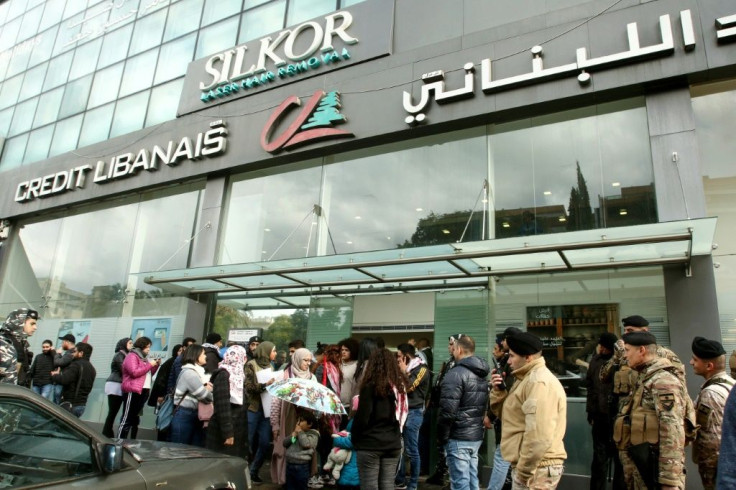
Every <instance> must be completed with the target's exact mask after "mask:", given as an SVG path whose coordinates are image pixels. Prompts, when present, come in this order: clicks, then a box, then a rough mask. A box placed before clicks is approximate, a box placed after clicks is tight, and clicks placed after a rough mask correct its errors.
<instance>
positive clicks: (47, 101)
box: [33, 87, 64, 128]
mask: <svg viewBox="0 0 736 490" xmlns="http://www.w3.org/2000/svg"><path fill="white" fill-rule="evenodd" d="M63 95H64V87H59V88H57V89H54V90H52V91H50V92H46V93H45V94H43V95H41V97H40V99H39V101H38V109H36V117H35V119H34V120H33V127H34V128H37V127H39V126H44V125H46V124H49V123H52V122H54V121H56V116H57V115H58V114H59V106H60V105H61V98H62V96H63Z"/></svg>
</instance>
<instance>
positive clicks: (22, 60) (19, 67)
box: [5, 49, 31, 77]
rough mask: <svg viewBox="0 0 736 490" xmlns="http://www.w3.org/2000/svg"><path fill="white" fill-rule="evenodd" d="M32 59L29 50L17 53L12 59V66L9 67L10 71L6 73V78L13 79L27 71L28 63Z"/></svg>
mask: <svg viewBox="0 0 736 490" xmlns="http://www.w3.org/2000/svg"><path fill="white" fill-rule="evenodd" d="M30 58H31V51H30V50H28V49H25V50H20V51H16V52H14V53H13V55H12V57H11V58H10V64H9V65H8V71H7V72H6V73H5V76H6V77H12V76H13V75H16V74H18V73H21V72H23V71H25V69H26V68H28V61H29V60H30Z"/></svg>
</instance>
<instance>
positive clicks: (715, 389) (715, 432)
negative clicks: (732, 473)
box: [693, 371, 735, 468]
mask: <svg viewBox="0 0 736 490" xmlns="http://www.w3.org/2000/svg"><path fill="white" fill-rule="evenodd" d="M734 383H735V381H734V379H733V378H732V377H731V376H729V375H727V374H726V371H721V372H719V373H716V374H714V375H713V376H712V377H711V378H710V379H709V380H708V381H706V382H705V383H703V386H701V387H700V394H699V395H698V398H697V399H696V400H695V412H696V417H697V421H698V425H700V430H699V431H698V435H697V437H696V439H695V442H693V462H695V463H697V464H698V465H700V464H705V465H706V466H710V467H713V468H715V467H716V466H717V465H718V454H719V452H720V450H721V426H722V424H723V410H724V408H725V406H726V399H727V398H728V394H729V393H730V392H731V388H732V387H733V385H734Z"/></svg>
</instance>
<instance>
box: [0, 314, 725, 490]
mask: <svg viewBox="0 0 736 490" xmlns="http://www.w3.org/2000/svg"><path fill="white" fill-rule="evenodd" d="M38 320H39V316H38V312H36V311H34V310H28V309H18V310H15V311H13V312H11V314H10V315H8V317H7V319H6V321H5V322H4V323H3V325H2V328H0V356H2V357H1V358H0V381H2V382H5V383H15V384H20V385H23V386H27V387H29V388H31V389H33V390H34V391H35V392H36V393H38V394H39V395H41V396H43V397H44V398H47V399H48V400H50V401H53V402H56V403H59V404H62V405H65V408H67V409H68V410H69V411H70V412H72V413H74V414H75V415H77V416H78V417H81V416H82V414H83V413H84V409H85V406H86V401H87V397H88V395H89V393H90V391H91V390H92V385H93V383H94V379H95V376H96V372H95V369H94V367H93V366H92V364H91V363H90V362H89V360H90V356H91V354H92V346H91V345H89V344H87V343H83V342H80V343H75V340H76V339H75V338H74V336H73V335H71V334H66V335H64V336H63V337H60V340H61V341H62V346H61V347H60V348H59V349H58V351H57V350H54V348H53V343H52V341H51V340H44V342H43V343H42V352H41V353H40V354H39V355H37V356H35V357H34V356H33V355H32V354H31V353H30V352H29V350H28V341H27V337H28V336H30V335H33V333H34V332H35V330H36V327H37V322H38ZM622 327H623V332H622V333H623V335H622V337H621V338H619V337H618V336H617V335H616V334H614V333H611V332H606V333H603V334H602V335H601V336H600V338H599V339H598V345H597V347H596V351H595V353H594V354H593V355H592V358H591V359H590V361H589V363H582V364H584V365H585V366H586V368H587V370H586V371H585V377H584V381H583V382H584V384H585V387H586V388H587V404H586V412H587V415H588V422H589V424H590V426H591V436H592V442H593V448H594V450H593V456H592V464H591V478H590V488H591V489H605V488H608V486H609V485H610V484H611V482H609V480H611V478H610V477H609V474H611V473H612V485H613V488H614V489H619V488H621V489H623V488H627V489H654V488H658V489H684V488H685V483H686V471H685V446H686V445H688V444H692V446H693V449H692V455H693V460H694V462H695V464H696V465H697V467H698V471H699V474H700V480H701V482H702V485H703V487H704V488H705V489H706V490H710V489H714V488H736V469H734V468H733V467H732V466H733V465H731V467H729V465H724V464H720V465H719V461H721V462H722V461H729V460H730V459H731V457H732V456H736V397H735V396H731V395H732V390H731V388H732V387H733V385H734V384H735V383H736V382H735V381H734V378H733V377H732V376H731V375H729V374H727V372H726V367H727V363H726V351H725V350H724V348H723V346H722V344H721V343H720V342H718V341H715V340H708V339H705V338H703V337H695V338H694V339H693V341H692V354H691V359H690V362H689V364H690V366H691V367H692V371H693V373H694V374H695V375H698V376H701V377H702V378H703V379H704V383H703V385H702V386H701V389H700V392H699V394H698V396H697V398H696V399H695V400H692V399H691V398H690V397H689V395H688V392H687V386H686V384H685V377H686V367H685V365H684V364H683V362H682V361H681V360H680V359H679V357H678V356H677V355H676V354H675V353H674V352H672V351H671V350H669V349H667V348H665V347H664V346H661V345H658V344H657V339H656V337H655V336H654V335H653V334H652V333H650V332H649V323H648V321H647V320H646V319H645V318H643V317H641V316H638V315H634V316H630V317H627V318H625V319H624V320H623V322H622ZM151 345H152V341H151V339H149V338H147V337H139V338H137V339H135V340H133V339H130V338H123V339H120V340H119V341H118V343H117V345H116V347H115V353H114V355H113V358H112V360H111V365H110V368H111V369H110V375H109V377H108V378H107V380H106V383H105V394H106V395H107V398H108V408H109V411H108V414H107V417H106V419H105V424H104V428H103V433H104V434H105V435H107V436H109V437H112V436H116V437H118V438H136V437H137V436H138V426H139V422H140V415H141V412H142V411H143V409H144V407H145V405H146V403H148V405H149V406H153V407H159V406H160V405H161V404H162V403H163V401H164V399H165V398H166V397H173V402H174V405H175V407H176V408H175V410H174V413H173V417H172V420H171V424H170V427H168V428H167V429H166V430H161V431H159V433H158V438H159V439H160V440H166V441H170V442H177V443H183V444H190V445H195V446H202V447H207V448H209V449H212V450H214V451H218V452H221V453H224V454H228V455H232V456H239V457H243V458H247V459H249V461H250V476H251V481H252V482H254V483H256V484H257V483H260V482H262V481H263V480H262V475H261V474H260V473H261V469H262V466H263V465H264V463H265V462H266V461H267V459H268V458H269V456H270V458H271V459H270V472H271V475H270V480H271V481H272V482H274V483H277V484H279V485H282V486H283V488H286V489H304V488H322V487H325V486H327V487H333V486H336V487H338V488H340V489H346V490H352V489H359V488H360V489H381V490H385V489H391V490H394V489H410V490H415V489H416V488H417V486H418V484H419V475H420V473H421V472H422V471H423V470H424V471H426V469H427V466H428V457H427V456H428V453H427V451H428V449H429V447H430V446H431V445H430V444H428V441H427V438H428V434H427V432H426V428H427V427H429V426H430V425H431V424H435V425H436V434H437V441H436V443H437V444H436V448H437V452H438V462H437V466H436V468H435V472H434V474H433V475H431V476H430V477H429V478H428V479H427V480H426V481H427V483H430V484H438V485H448V486H449V487H450V488H451V489H453V490H456V489H477V488H479V485H480V484H479V480H480V475H479V471H478V460H479V451H480V447H481V444H482V442H483V441H484V440H485V431H486V430H493V431H494V433H495V438H494V439H495V442H496V449H495V452H494V457H493V466H492V473H491V479H490V482H489V484H488V489H489V490H504V489H509V488H510V489H513V490H519V489H526V488H529V489H554V488H556V487H557V485H558V484H559V482H560V480H561V478H562V476H563V473H564V464H565V460H566V458H567V453H566V450H565V445H564V442H563V438H564V435H565V430H566V427H567V406H568V405H567V395H566V392H565V389H564V388H563V385H562V384H561V382H560V380H559V379H558V377H557V376H556V375H555V374H554V373H553V372H552V371H551V370H550V369H549V368H548V367H547V363H546V361H545V357H544V356H543V348H544V346H543V342H542V340H541V339H540V338H539V337H537V336H535V335H533V334H532V333H529V332H524V331H521V330H520V329H517V328H514V327H510V328H508V329H506V330H505V331H504V332H503V334H501V335H499V336H497V337H496V339H495V343H494V345H493V352H492V357H491V359H490V360H491V364H492V365H489V363H488V362H487V361H486V360H485V359H484V358H482V357H480V356H477V355H476V354H475V349H476V345H475V340H474V339H473V338H472V337H470V336H468V335H465V334H455V335H452V336H450V337H449V338H448V352H449V354H450V357H449V359H448V360H447V361H446V362H444V363H443V364H442V367H441V369H439V370H438V372H436V373H434V372H433V371H432V367H433V362H434V361H433V352H432V349H431V347H430V346H429V341H428V340H427V339H420V340H419V341H418V342H416V343H415V342H414V341H413V339H411V340H410V341H408V342H406V343H402V344H400V345H398V346H397V348H396V349H395V351H394V350H389V349H388V348H386V346H385V345H384V342H383V340H382V339H381V338H362V339H360V340H358V339H356V338H346V339H343V340H341V341H340V342H338V343H337V344H330V345H324V344H319V343H318V345H317V348H316V349H315V350H314V352H313V351H311V350H309V349H307V348H306V347H305V345H304V342H303V341H301V340H294V341H292V342H291V343H290V344H289V354H288V357H286V358H285V359H283V360H282V361H278V360H277V359H278V352H277V349H276V346H275V345H274V344H273V343H272V342H269V341H264V340H263V339H262V338H260V337H258V336H255V337H252V338H251V339H250V341H249V342H248V344H247V345H246V346H243V345H239V344H230V345H228V346H224V345H223V340H222V337H221V336H220V335H219V334H217V333H211V334H209V335H208V336H207V337H206V338H205V342H204V343H202V344H197V343H196V340H195V339H193V338H185V339H184V341H183V342H182V344H181V345H176V346H175V347H174V349H173V350H172V356H171V357H170V358H169V359H167V360H166V362H164V363H162V362H161V361H162V360H161V359H160V358H155V359H154V358H151V357H150V349H151ZM731 367H732V370H733V368H734V367H736V366H731ZM292 378H296V379H302V380H311V382H312V383H315V384H319V385H322V386H323V387H324V389H326V390H330V391H332V392H333V393H334V395H335V396H336V397H337V399H339V402H340V404H342V407H343V408H344V409H345V410H344V411H345V415H341V414H325V413H320V412H316V411H314V410H310V409H308V408H303V407H299V406H297V405H294V404H292V403H288V402H286V401H283V400H281V399H279V398H277V397H273V398H271V397H270V396H264V395H266V393H267V391H268V387H269V386H270V385H271V384H273V383H275V382H277V381H280V380H282V379H285V380H288V379H292ZM338 406H339V405H338ZM118 413H120V419H119V424H118V428H117V432H114V431H113V426H114V424H115V419H116V418H117V416H118ZM271 446H273V448H272V449H271ZM610 468H612V470H609V469H610ZM690 478H693V476H690Z"/></svg>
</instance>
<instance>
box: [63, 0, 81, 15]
mask: <svg viewBox="0 0 736 490" xmlns="http://www.w3.org/2000/svg"><path fill="white" fill-rule="evenodd" d="M86 6H87V0H66V8H65V9H64V15H63V16H62V18H63V19H66V18H68V17H71V16H72V15H74V14H76V13H78V12H81V11H82V10H84V8H85V7H86Z"/></svg>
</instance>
